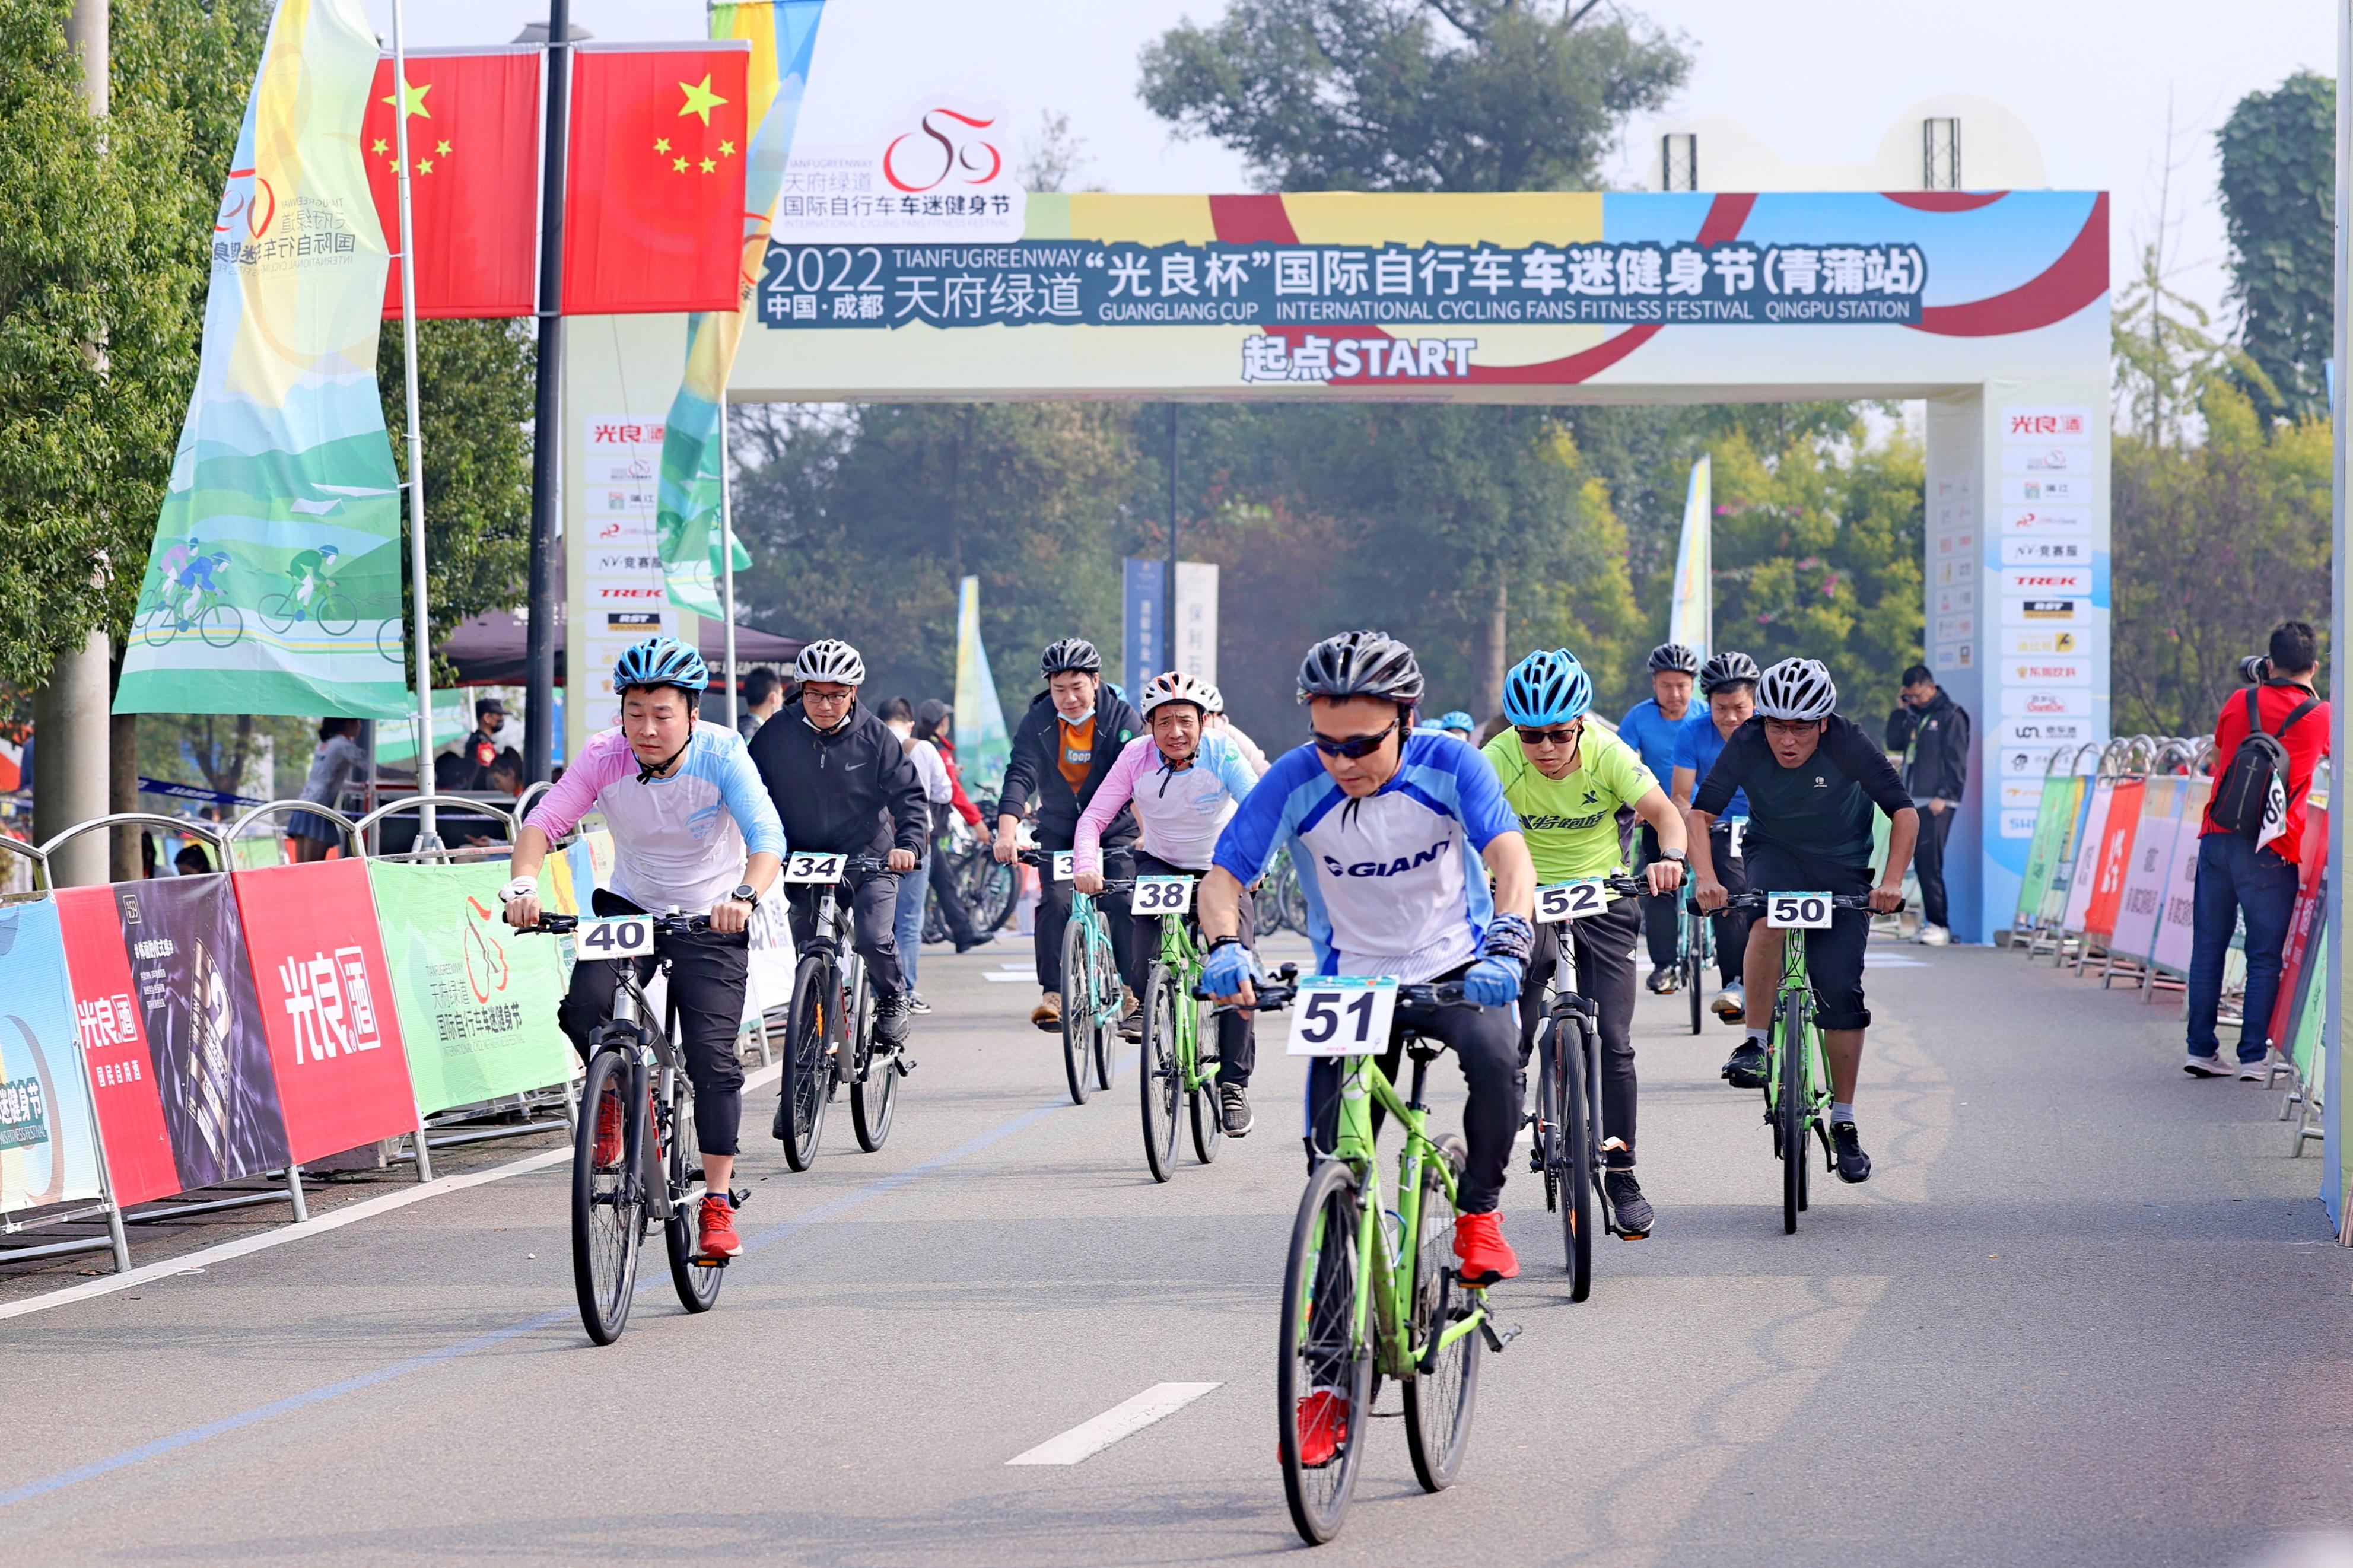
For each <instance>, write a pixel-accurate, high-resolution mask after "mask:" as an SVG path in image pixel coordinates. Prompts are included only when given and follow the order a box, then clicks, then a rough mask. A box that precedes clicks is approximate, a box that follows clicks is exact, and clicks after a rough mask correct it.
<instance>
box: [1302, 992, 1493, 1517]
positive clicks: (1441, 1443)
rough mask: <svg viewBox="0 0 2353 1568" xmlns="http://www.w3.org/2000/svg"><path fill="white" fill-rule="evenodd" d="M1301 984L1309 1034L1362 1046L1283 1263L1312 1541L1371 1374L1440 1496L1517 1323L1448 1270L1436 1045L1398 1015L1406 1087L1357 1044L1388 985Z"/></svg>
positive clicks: (1436, 1002)
mask: <svg viewBox="0 0 2353 1568" xmlns="http://www.w3.org/2000/svg"><path fill="white" fill-rule="evenodd" d="M1288 973H1289V971H1286V972H1285V973H1284V974H1282V975H1278V976H1277V980H1276V983H1275V984H1269V985H1265V986H1261V987H1260V988H1259V992H1258V1000H1257V1003H1256V1005H1257V1006H1258V1007H1259V1008H1261V1009H1269V1008H1273V1007H1281V1006H1284V1005H1288V1004H1289V1003H1290V1002H1291V1000H1292V998H1293V994H1294V987H1293V985H1290V984H1283V983H1282V982H1283V981H1284V980H1285V979H1286V978H1287V976H1288ZM1309 984H1311V985H1312V986H1313V987H1314V989H1313V990H1312V991H1310V994H1309V998H1308V1001H1307V1004H1306V1006H1307V1011H1306V1013H1305V1014H1304V1015H1303V1037H1304V1038H1306V1039H1308V1040H1309V1041H1310V1043H1312V1044H1318V1045H1319V1047H1320V1044H1321V1043H1322V1042H1333V1043H1337V1041H1336V1039H1335V1037H1342V1036H1345V1035H1347V1034H1348V1033H1349V1032H1350V1030H1351V1029H1352V1028H1353V1030H1354V1032H1355V1036H1356V1038H1355V1040H1354V1041H1353V1042H1352V1045H1353V1047H1355V1048H1357V1049H1361V1050H1362V1051H1364V1052H1365V1053H1366V1054H1362V1055H1354V1054H1352V1055H1347V1056H1344V1057H1341V1058H1338V1059H1339V1063H1340V1073H1339V1079H1340V1084H1339V1096H1340V1111H1339V1114H1340V1121H1339V1132H1338V1136H1337V1138H1336V1140H1335V1144H1334V1150H1333V1153H1332V1155H1331V1157H1329V1158H1327V1159H1319V1160H1318V1161H1316V1162H1315V1165H1314V1170H1313V1171H1312V1172H1311V1173H1309V1175H1308V1178H1307V1191H1306V1192H1305V1193H1304V1194H1303V1195H1302V1196H1301V1198H1300V1201H1299V1215H1298V1217H1297V1219H1295V1220H1294V1221H1293V1225H1292V1230H1291V1252H1290V1258H1289V1261H1288V1262H1287V1264H1286V1265H1285V1267H1284V1269H1283V1281H1282V1291H1283V1295H1282V1301H1283V1307H1282V1332H1281V1350H1280V1359H1279V1360H1278V1361H1277V1363H1276V1367H1275V1411H1276V1419H1277V1424H1278V1427H1279V1432H1280V1435H1279V1437H1278V1442H1277V1447H1278V1449H1279V1451H1280V1454H1281V1458H1282V1489H1283V1495H1284V1498H1285V1499H1286V1500H1288V1502H1289V1503H1290V1505H1291V1520H1292V1523H1293V1525H1295V1526H1296V1527H1297V1528H1298V1531H1299V1533H1300V1535H1301V1537H1302V1538H1303V1539H1304V1540H1305V1541H1306V1542H1308V1544H1310V1545H1312V1546H1317V1545H1322V1544H1323V1543H1324V1542H1327V1541H1329V1540H1331V1539H1332V1538H1333V1536H1335V1535H1336V1534H1337V1533H1339V1530H1340V1523H1341V1521H1342V1519H1343V1518H1344V1517H1345V1514H1346V1512H1347V1509H1348V1500H1349V1497H1350V1495H1351V1493H1353V1492H1354V1490H1355V1489H1356V1470H1357V1466H1358V1463H1359V1462H1360V1461H1361V1460H1362V1458H1364V1447H1365V1445H1364V1435H1365V1429H1366V1425H1367V1423H1366V1421H1364V1420H1362V1419H1359V1418H1357V1417H1359V1416H1360V1415H1369V1414H1371V1412H1372V1405H1373V1399H1374V1397H1375V1395H1376V1394H1377V1392H1378V1381H1377V1380H1378V1379H1379V1378H1381V1377H1385V1376H1386V1377H1392V1378H1395V1379H1396V1380H1397V1381H1398V1384H1400V1385H1401V1386H1402V1387H1403V1389H1404V1393H1405V1430H1406V1447H1407V1450H1408V1452H1409V1454H1410V1455H1411V1457H1412V1459H1413V1473H1414V1476H1415V1478H1416V1479H1418V1480H1419V1481H1420V1483H1421V1485H1422V1488H1423V1489H1424V1490H1426V1491H1433V1492H1434V1491H1442V1490H1444V1489H1446V1488H1447V1487H1448V1486H1450V1485H1451V1484H1452V1482H1453V1480H1454V1478H1455V1475H1456V1474H1457V1472H1458V1471H1459V1470H1460V1468H1461V1464H1462V1455H1463V1451H1464V1449H1465V1448H1466V1447H1468V1446H1469V1443H1470V1437H1471V1416H1472V1408H1473V1406H1474V1405H1476V1403H1477V1397H1478V1392H1479V1361H1480V1352H1481V1350H1482V1347H1483V1348H1485V1349H1488V1350H1494V1351H1499V1352H1500V1351H1501V1350H1502V1349H1503V1348H1504V1346H1505V1345H1507V1344H1509V1343H1510V1342H1512V1340H1513V1338H1514V1336H1515V1335H1517V1333H1518V1332H1519V1331H1518V1330H1517V1329H1516V1328H1507V1329H1504V1330H1502V1331H1500V1332H1499V1331H1497V1328H1496V1325H1495V1323H1494V1321H1493V1318H1492V1316H1491V1313H1490V1310H1489V1308H1488V1305H1487V1293H1486V1291H1485V1290H1484V1289H1479V1288H1476V1287H1471V1286H1465V1285H1464V1284H1462V1283H1461V1278H1460V1276H1459V1275H1458V1274H1457V1272H1456V1269H1455V1265H1454V1199H1455V1187H1456V1184H1457V1183H1458V1182H1459V1181H1460V1179H1461V1173H1462V1165H1463V1160H1464V1153H1465V1151H1464V1148H1463V1145H1462V1141H1461V1139H1459V1138H1456V1137H1454V1136H1452V1135H1451V1134H1448V1135H1446V1136H1443V1137H1439V1138H1433V1137H1431V1136H1430V1131H1429V1129H1428V1120H1429V1114H1430V1112H1429V1107H1428V1106H1427V1105H1426V1104H1425V1103H1424V1100H1423V1087H1424V1080H1425V1079H1426V1078H1427V1077H1428V1074H1429V1068H1430V1061H1431V1059H1432V1058H1435V1057H1437V1055H1438V1054H1439V1053H1440V1051H1441V1050H1443V1049H1444V1048H1445V1047H1444V1046H1443V1045H1442V1044H1430V1043H1429V1042H1427V1041H1426V1040H1425V1039H1424V1038H1423V1037H1421V1035H1420V1034H1419V1032H1418V1030H1417V1028H1416V1026H1415V1025H1414V1024H1413V1022H1412V1020H1411V1019H1410V1017H1399V1018H1398V1021H1397V1026H1396V1029H1395V1038H1396V1041H1397V1048H1399V1049H1402V1050H1403V1051H1404V1052H1405V1053H1406V1054H1407V1055H1408V1056H1409V1057H1410V1058H1412V1061H1413V1084H1412V1090H1411V1092H1410V1093H1409V1094H1408V1095H1404V1096H1400V1095H1399V1094H1398V1091H1397V1089H1396V1087H1395V1086H1394V1085H1392V1084H1391V1083H1390V1082H1389V1079H1388V1074H1387V1073H1385V1072H1383V1071H1382V1070H1381V1066H1380V1063H1379V1062H1378V1061H1377V1060H1376V1059H1375V1058H1374V1056H1373V1055H1371V1054H1370V1053H1372V1052H1376V1051H1379V1050H1382V1049H1384V1048H1385V1047H1386V1046H1387V1042H1386V1041H1384V1040H1376V1039H1369V1038H1367V1036H1368V1034H1370V1033H1371V1029H1370V1020H1371V1019H1372V1018H1373V1017H1374V1016H1376V1008H1375V1007H1374V1006H1373V1005H1370V1004H1371V1002H1372V1001H1374V1000H1375V999H1376V996H1375V994H1376V990H1377V988H1387V987H1386V985H1378V986H1377V985H1376V984H1362V986H1361V989H1360V990H1358V991H1357V992H1356V995H1355V997H1354V999H1352V1000H1350V1001H1347V1002H1346V1003H1345V1004H1342V1005H1337V1006H1335V1000H1336V997H1335V992H1334V991H1333V990H1331V989H1326V988H1327V987H1330V986H1332V985H1333V984H1334V983H1333V982H1330V981H1316V982H1311V983H1309ZM1299 989H1305V987H1300V988H1299ZM1394 994H1395V998H1396V1005H1397V1006H1398V1007H1399V1008H1401V1009H1415V1010H1419V1011H1423V1012H1429V1011H1434V1010H1436V1009H1439V1008H1443V1007H1465V1006H1472V1005H1475V1004H1472V1003H1471V1002H1468V1001H1466V1000H1465V999H1464V997H1463V995H1462V988H1461V985H1459V984H1444V985H1400V986H1396V987H1395V993H1394ZM1318 1029H1321V1031H1322V1032H1321V1033H1320V1034H1319V1033H1317V1030H1318ZM1376 1107H1378V1108H1379V1110H1381V1111H1385V1112H1386V1113H1387V1114H1388V1116H1390V1117H1392V1118H1394V1119H1395V1120H1396V1121H1397V1123H1398V1125H1399V1126H1401V1127H1403V1128H1404V1129H1405V1147H1404V1149H1403V1150H1402V1151H1401V1152H1399V1154H1398V1192H1397V1195H1396V1198H1395V1200H1394V1206H1392V1203H1391V1201H1390V1200H1389V1199H1388V1198H1387V1197H1386V1196H1385V1195H1384V1194H1383V1193H1382V1190H1381V1179H1380V1162H1379V1158H1378V1150H1377V1148H1376V1146H1375V1129H1374V1122H1373V1118H1374V1115H1375V1108H1376ZM1309 1442H1314V1443H1315V1444H1316V1447H1317V1448H1318V1450H1319V1452H1320V1450H1321V1448H1322V1447H1323V1446H1324V1444H1329V1445H1330V1446H1331V1447H1330V1454H1329V1457H1328V1458H1324V1459H1323V1461H1322V1462H1321V1463H1310V1462H1309V1461H1308V1460H1307V1459H1306V1458H1303V1447H1304V1446H1305V1445H1306V1444H1307V1443H1309Z"/></svg>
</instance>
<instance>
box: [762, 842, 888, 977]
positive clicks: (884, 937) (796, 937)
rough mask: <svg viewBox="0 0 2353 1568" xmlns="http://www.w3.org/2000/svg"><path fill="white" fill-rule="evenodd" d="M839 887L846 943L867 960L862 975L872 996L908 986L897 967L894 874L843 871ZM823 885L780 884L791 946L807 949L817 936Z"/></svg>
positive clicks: (807, 883) (837, 895) (837, 894)
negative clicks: (845, 907)
mask: <svg viewBox="0 0 2353 1568" xmlns="http://www.w3.org/2000/svg"><path fill="white" fill-rule="evenodd" d="M842 887H843V888H844V889H847V890H848V893H849V927H850V930H849V943H850V945H851V946H852V947H854V948H856V949H857V950H858V956H859V957H860V958H862V959H864V960H865V961H866V975H867V978H868V979H869V980H871V981H872V982H873V983H874V994H876V995H877V996H896V995H898V994H900V993H901V992H902V991H904V990H906V989H907V980H906V975H905V973H904V972H903V971H902V970H901V969H900V967H899V934H898V932H897V931H896V930H895V929H893V928H894V926H895V925H896V921H897V916H898V912H899V873H897V872H896V871H844V872H843V873H842ZM824 893H825V889H823V888H822V887H819V886H818V885H816V884H813V883H809V882H788V883H786V885H785V908H786V910H788V911H789V912H790V914H791V916H792V921H793V944H794V945H795V946H796V947H807V946H808V944H809V938H811V937H812V936H814V935H816V934H817V905H818V899H819V898H821V897H822V896H823V895H824ZM835 896H836V897H837V898H839V897H840V896H841V895H840V894H839V892H837V893H836V895H835Z"/></svg>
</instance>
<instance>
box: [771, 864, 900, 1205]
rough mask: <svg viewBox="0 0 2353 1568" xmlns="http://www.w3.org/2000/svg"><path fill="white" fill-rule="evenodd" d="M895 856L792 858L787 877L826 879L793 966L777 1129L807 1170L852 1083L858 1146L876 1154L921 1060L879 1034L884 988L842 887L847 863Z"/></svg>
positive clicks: (793, 1160)
mask: <svg viewBox="0 0 2353 1568" xmlns="http://www.w3.org/2000/svg"><path fill="white" fill-rule="evenodd" d="M887 865H888V862H886V861H884V860H883V859H881V858H880V857H878V856H871V855H817V854H811V853H808V852H807V851H803V850H795V851H793V852H792V853H790V854H788V855H786V857H785V864H784V868H783V870H782V872H781V873H780V874H779V876H778V881H779V882H781V883H800V884H803V885H812V884H813V885H818V886H821V887H823V889H825V890H824V891H823V892H822V893H820V894H819V895H818V903H817V913H816V916H815V918H814V920H813V921H811V927H812V929H811V932H810V936H809V940H808V941H807V942H806V943H805V944H804V945H803V946H802V949H801V954H800V962H799V963H798V964H797V966H796V967H795V969H794V971H793V992H792V1006H791V1010H790V1013H789V1015H788V1021H787V1023H786V1027H785V1049H784V1055H783V1066H782V1069H781V1072H780V1076H779V1077H778V1079H777V1082H776V1095H777V1100H778V1103H777V1106H776V1121H775V1123H774V1125H773V1127H772V1128H771V1131H774V1132H775V1134H776V1138H777V1141H778V1142H782V1143H783V1144H784V1146H785V1163H786V1164H787V1165H789V1166H791V1167H792V1168H793V1169H794V1170H796V1171H806V1170H807V1169H808V1168H809V1166H810V1165H812V1164H814V1163H816V1161H817V1152H818V1144H819V1142H822V1141H823V1139H824V1137H825V1113H826V1108H827V1107H828V1105H830V1104H831V1103H832V1101H833V1098H834V1096H835V1095H836V1094H837V1093H839V1091H840V1089H841V1086H842V1085H844V1084H847V1085H849V1121H850V1127H851V1129H852V1130H853V1131H855V1132H856V1133H857V1135H858V1146H859V1147H860V1148H861V1149H863V1150H865V1151H866V1152H868V1153H870V1154H871V1153H873V1152H875V1151H877V1150H879V1149H881V1147H882V1144H883V1142H884V1140H886V1139H888V1138H889V1137H890V1136H891V1122H892V1117H893V1116H894V1115H895V1114H896V1112H897V1109H898V1104H899V1080H900V1079H902V1078H904V1077H906V1076H907V1075H908V1074H909V1073H910V1072H912V1071H913V1070H914V1066H915V1064H914V1063H913V1062H912V1061H910V1060H908V1059H907V1057H906V1054H905V1053H904V1052H903V1051H902V1050H894V1049H892V1047H888V1046H884V1045H881V1044H880V1043H878V1042H877V1041H876V1039H875V1037H874V994H873V989H872V987H871V985H870V984H868V982H867V974H866V961H865V960H864V959H863V958H862V957H860V955H859V952H858V950H857V948H856V947H855V946H854V945H852V943H851V941H850V906H849V900H846V899H844V898H842V897H841V896H840V887H841V879H842V875H843V873H845V872H847V871H860V872H875V871H881V870H883V869H885V868H886V867H887Z"/></svg>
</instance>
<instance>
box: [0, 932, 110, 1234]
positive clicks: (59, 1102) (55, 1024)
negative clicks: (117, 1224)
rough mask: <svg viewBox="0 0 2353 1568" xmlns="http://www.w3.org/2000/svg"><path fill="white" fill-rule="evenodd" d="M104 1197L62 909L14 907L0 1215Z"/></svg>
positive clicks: (2, 977) (1, 952)
mask: <svg viewBox="0 0 2353 1568" xmlns="http://www.w3.org/2000/svg"><path fill="white" fill-rule="evenodd" d="M103 1195H104V1184H103V1177H102V1173H101V1171H100V1165H99V1146H98V1130H97V1128H96V1126H95V1125H93V1122H92V1113H91V1110H90V1083H89V1080H88V1079H87V1077H86V1076H85V1069H84V1067H83V1064H82V1056H81V1050H80V1047H79V1044H78V1042H77V1040H76V1036H75V1028H74V1001H73V994H72V992H71V991H70V990H69V987H68V986H67V984H66V954H65V937H64V934H63V932H62V931H61V930H60V929H59V926H58V911H57V906H56V905H55V904H53V903H50V902H48V901H47V900H43V901H41V902H38V903H25V904H16V905H13V906H11V907H10V908H8V909H6V910H0V1215H7V1214H15V1213H17V1212H20V1211H22V1210H25V1209H32V1208H44V1207H47V1206H48V1205H54V1204H65V1203H75V1202H79V1201H83V1200H87V1199H91V1198H98V1197H101V1196H103ZM12 1228H13V1227H12Z"/></svg>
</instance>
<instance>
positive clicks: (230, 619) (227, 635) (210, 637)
mask: <svg viewBox="0 0 2353 1568" xmlns="http://www.w3.org/2000/svg"><path fill="white" fill-rule="evenodd" d="M196 635H197V636H199V637H203V638H204V639H205V643H206V646H207V647H229V646H230V645H231V644H233V643H235V642H236V641H237V638H239V637H243V636H244V635H245V616H242V615H240V614H238V612H237V606H236V605H214V606H213V607H212V608H210V609H208V610H206V612H205V616H204V619H202V620H200V621H198V622H197V623H196Z"/></svg>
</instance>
